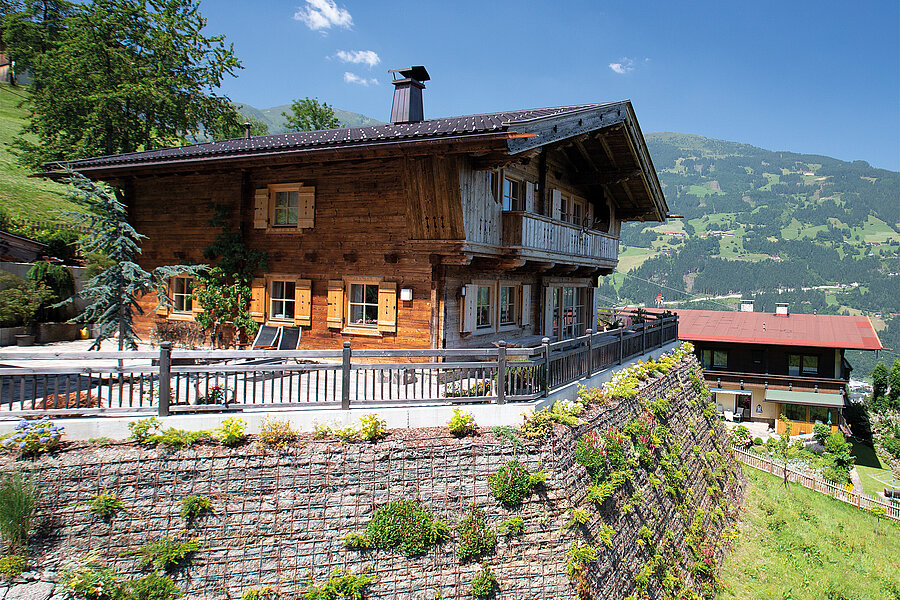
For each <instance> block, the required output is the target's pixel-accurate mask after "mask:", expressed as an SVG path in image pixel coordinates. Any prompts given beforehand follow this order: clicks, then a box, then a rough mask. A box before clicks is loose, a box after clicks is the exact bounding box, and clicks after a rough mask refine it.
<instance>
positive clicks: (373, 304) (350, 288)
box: [346, 281, 379, 331]
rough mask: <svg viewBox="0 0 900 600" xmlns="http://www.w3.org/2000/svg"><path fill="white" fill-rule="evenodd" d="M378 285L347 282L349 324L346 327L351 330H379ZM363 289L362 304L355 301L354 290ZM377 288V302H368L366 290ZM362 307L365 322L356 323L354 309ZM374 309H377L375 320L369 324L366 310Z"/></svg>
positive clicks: (373, 282)
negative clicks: (368, 308)
mask: <svg viewBox="0 0 900 600" xmlns="http://www.w3.org/2000/svg"><path fill="white" fill-rule="evenodd" d="M378 285H379V282H377V281H348V282H347V322H346V327H349V328H351V329H372V330H376V331H377V330H378ZM359 287H362V294H363V298H362V302H354V301H353V289H354V288H359ZM367 287H369V288H375V301H374V302H366V288H367ZM354 306H361V307H362V311H363V312H362V315H363V322H362V323H356V322H354V321H353V320H352V319H353V307H354ZM367 307H374V309H375V319H374V320H373V321H372V322H367V321H366V320H365V319H366V308H367Z"/></svg>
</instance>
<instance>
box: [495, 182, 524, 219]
mask: <svg viewBox="0 0 900 600" xmlns="http://www.w3.org/2000/svg"><path fill="white" fill-rule="evenodd" d="M507 183H509V184H515V189H516V194H515V195H511V194H507V192H506V184H507ZM501 185H502V188H501V190H500V195H501V199H502V201H503V210H507V211H520V210H525V182H524V181H522V180H521V179H517V178H515V177H509V176H506V175H504V177H503V181H502V183H501Z"/></svg>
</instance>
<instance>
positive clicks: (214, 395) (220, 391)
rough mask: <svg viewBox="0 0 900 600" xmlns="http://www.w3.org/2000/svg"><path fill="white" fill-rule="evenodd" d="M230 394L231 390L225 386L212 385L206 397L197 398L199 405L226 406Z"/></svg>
mask: <svg viewBox="0 0 900 600" xmlns="http://www.w3.org/2000/svg"><path fill="white" fill-rule="evenodd" d="M228 392H229V389H228V388H227V387H226V386H224V385H219V384H215V385H211V386H209V387H208V388H207V389H206V395H204V396H197V404H225V402H227V401H228Z"/></svg>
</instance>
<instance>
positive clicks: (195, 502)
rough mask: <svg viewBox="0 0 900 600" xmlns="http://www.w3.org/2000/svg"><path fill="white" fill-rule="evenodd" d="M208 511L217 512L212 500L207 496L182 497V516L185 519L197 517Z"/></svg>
mask: <svg viewBox="0 0 900 600" xmlns="http://www.w3.org/2000/svg"><path fill="white" fill-rule="evenodd" d="M206 512H211V513H215V512H216V511H215V510H214V509H213V504H212V500H210V499H209V498H207V497H206V496H185V497H184V498H182V499H181V518H182V519H184V520H185V521H190V520H191V519H196V518H197V517H199V516H200V515H202V514H203V513H206Z"/></svg>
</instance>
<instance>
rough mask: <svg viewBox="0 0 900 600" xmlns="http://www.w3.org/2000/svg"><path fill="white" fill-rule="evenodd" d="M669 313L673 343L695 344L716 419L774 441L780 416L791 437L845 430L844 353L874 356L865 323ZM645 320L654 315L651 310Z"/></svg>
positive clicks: (781, 309) (748, 311) (874, 337)
mask: <svg viewBox="0 0 900 600" xmlns="http://www.w3.org/2000/svg"><path fill="white" fill-rule="evenodd" d="M752 307H753V305H752V303H749V302H745V303H743V310H741V311H733V312H729V311H717V310H682V309H677V310H674V311H673V312H675V313H676V314H677V315H678V337H679V338H680V339H682V340H685V341H689V342H691V343H693V344H694V348H695V352H696V354H697V358H698V359H699V360H700V364H701V365H702V366H703V375H704V379H705V380H706V383H707V385H709V387H710V389H711V390H712V392H713V394H714V395H715V401H716V404H717V405H718V406H719V407H720V408H719V409H720V410H721V411H723V412H725V413H726V416H728V415H727V413H730V414H733V415H738V418H740V419H742V420H750V421H759V422H764V423H768V424H769V425H770V426H772V427H774V428H775V431H776V433H782V432H783V430H784V428H783V425H782V423H781V421H780V419H779V417H780V416H781V415H784V416H785V417H787V418H788V419H790V420H791V421H792V423H793V425H792V427H791V433H792V434H794V435H797V434H805V433H812V429H813V427H814V426H815V424H816V423H824V424H827V425H830V426H831V427H832V429H837V428H839V427H840V426H841V425H843V423H844V418H843V409H844V406H845V404H846V402H847V401H848V398H847V390H846V388H847V384H848V383H849V381H850V372H851V371H852V370H853V367H852V366H851V365H850V363H849V362H847V359H846V358H844V352H845V350H881V349H882V345H881V341H880V340H879V339H878V334H877V333H876V331H875V329H874V328H873V327H872V323H871V322H870V321H869V318H868V317H851V316H841V315H807V314H791V312H790V310H789V309H788V306H787V305H786V304H780V305H778V307H777V309H776V312H775V313H761V312H754V311H753V308H752ZM650 312H655V311H654V310H651V311H650Z"/></svg>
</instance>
